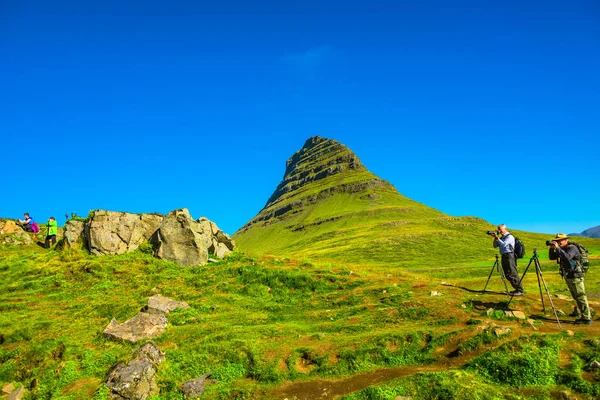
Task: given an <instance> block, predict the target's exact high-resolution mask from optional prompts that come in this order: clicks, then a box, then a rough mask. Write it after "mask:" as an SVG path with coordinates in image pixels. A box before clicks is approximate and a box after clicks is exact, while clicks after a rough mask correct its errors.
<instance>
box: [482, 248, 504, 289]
mask: <svg viewBox="0 0 600 400" xmlns="http://www.w3.org/2000/svg"><path fill="white" fill-rule="evenodd" d="M494 269H497V270H498V274H500V278H501V279H502V283H504V291H505V292H506V294H508V286H506V278H505V277H504V271H503V270H502V269H501V268H500V261H498V254H496V262H495V263H494V265H492V270H491V271H490V274H489V275H488V280H487V282H486V283H485V286H484V287H483V290H482V292H485V289H486V288H487V286H488V283H490V278H491V277H492V274H493V273H494Z"/></svg>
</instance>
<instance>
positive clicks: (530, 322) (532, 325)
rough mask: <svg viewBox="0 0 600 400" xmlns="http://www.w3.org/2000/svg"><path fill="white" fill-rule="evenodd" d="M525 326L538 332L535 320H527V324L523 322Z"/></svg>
mask: <svg viewBox="0 0 600 400" xmlns="http://www.w3.org/2000/svg"><path fill="white" fill-rule="evenodd" d="M523 325H525V326H528V327H530V328H533V329H534V330H536V331H537V327H536V326H535V320H533V319H531V318H528V319H527V320H525V322H523Z"/></svg>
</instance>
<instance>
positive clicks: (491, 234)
mask: <svg viewBox="0 0 600 400" xmlns="http://www.w3.org/2000/svg"><path fill="white" fill-rule="evenodd" d="M485 234H486V235H490V236H494V234H497V235H499V234H500V231H499V230H498V231H487V232H486V233H485Z"/></svg>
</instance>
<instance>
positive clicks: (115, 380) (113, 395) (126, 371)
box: [106, 342, 165, 400]
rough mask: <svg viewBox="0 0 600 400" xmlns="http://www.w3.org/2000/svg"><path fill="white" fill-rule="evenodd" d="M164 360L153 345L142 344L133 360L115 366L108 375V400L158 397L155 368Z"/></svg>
mask: <svg viewBox="0 0 600 400" xmlns="http://www.w3.org/2000/svg"><path fill="white" fill-rule="evenodd" d="M164 360H165V355H164V353H163V352H162V351H160V349H159V348H158V347H157V346H156V345H155V344H154V343H152V342H148V343H146V344H144V345H143V346H142V347H140V348H139V349H137V350H136V351H135V353H134V358H133V360H131V361H130V362H129V363H127V364H123V363H119V364H116V365H115V366H114V367H113V368H112V370H111V371H110V372H109V373H108V376H107V379H106V386H107V387H108V388H109V389H110V394H109V396H108V397H109V399H119V400H123V399H128V400H129V399H130V400H146V399H148V398H149V397H152V396H156V395H158V394H159V393H160V389H159V388H158V385H157V384H156V368H157V367H158V365H159V364H160V363H162V362H163V361H164Z"/></svg>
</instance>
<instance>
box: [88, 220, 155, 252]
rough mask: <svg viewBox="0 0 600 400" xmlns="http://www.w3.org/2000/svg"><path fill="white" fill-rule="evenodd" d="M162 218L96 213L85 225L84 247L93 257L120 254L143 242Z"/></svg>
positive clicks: (135, 247)
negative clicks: (85, 239)
mask: <svg viewBox="0 0 600 400" xmlns="http://www.w3.org/2000/svg"><path fill="white" fill-rule="evenodd" d="M162 220H163V217H162V216H161V215H155V214H131V213H125V212H115V211H105V210H97V211H95V212H94V215H93V217H92V218H91V219H90V221H89V223H88V224H87V225H86V237H87V244H88V248H89V250H90V253H92V254H95V255H104V254H123V253H127V252H129V251H132V250H135V249H137V248H138V247H139V245H140V244H142V243H144V242H147V241H148V240H149V239H150V237H151V236H152V235H153V234H154V232H156V230H157V229H158V227H159V226H160V224H161V223H162Z"/></svg>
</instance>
